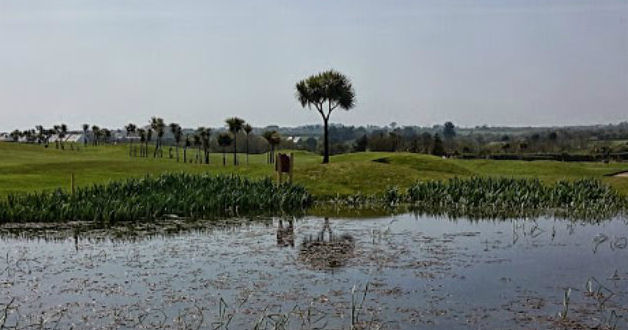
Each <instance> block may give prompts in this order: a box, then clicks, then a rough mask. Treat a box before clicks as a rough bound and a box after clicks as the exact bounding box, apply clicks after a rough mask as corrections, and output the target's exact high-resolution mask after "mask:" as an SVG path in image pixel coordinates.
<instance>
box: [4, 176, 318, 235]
mask: <svg viewBox="0 0 628 330" xmlns="http://www.w3.org/2000/svg"><path fill="white" fill-rule="evenodd" d="M311 201H312V197H311V195H310V194H309V193H308V192H307V191H306V190H305V188H303V187H302V186H300V185H291V184H282V185H279V186H278V185H276V184H274V183H273V181H272V180H271V179H269V178H267V179H263V180H250V179H246V178H242V177H239V176H213V175H198V174H184V173H171V174H163V175H160V176H155V177H145V178H141V179H127V180H126V181H121V182H111V183H108V184H99V185H93V186H89V187H82V188H78V189H76V192H75V194H74V195H72V194H70V193H68V192H64V191H61V190H56V191H48V192H38V193H28V194H14V195H9V196H7V198H6V199H5V200H2V201H0V223H2V222H52V221H73V220H82V221H98V222H105V223H109V222H116V221H132V220H157V219H164V218H172V217H183V218H190V219H206V218H211V217H216V216H237V215H247V214H256V215H258V214H275V213H279V212H283V211H287V212H295V211H300V210H302V209H303V208H305V207H307V206H309V205H310V203H311Z"/></svg>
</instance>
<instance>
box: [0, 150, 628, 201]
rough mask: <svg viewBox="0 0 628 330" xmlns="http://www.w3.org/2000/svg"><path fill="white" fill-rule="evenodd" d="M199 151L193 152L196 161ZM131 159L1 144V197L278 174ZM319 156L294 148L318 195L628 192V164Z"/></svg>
mask: <svg viewBox="0 0 628 330" xmlns="http://www.w3.org/2000/svg"><path fill="white" fill-rule="evenodd" d="M195 154H196V151H195V150H189V151H188V157H190V158H194V156H195ZM167 155H168V152H167V149H166V150H165V151H164V156H165V157H164V158H157V159H153V158H152V157H149V158H131V157H129V156H128V146H127V145H117V146H101V147H91V146H90V147H87V148H83V147H82V146H81V149H80V151H75V150H74V151H72V150H56V149H54V146H52V148H48V149H45V148H43V147H42V146H40V145H25V144H14V143H2V142H0V157H1V158H0V195H6V194H8V193H9V192H25V191H35V190H41V189H55V188H63V189H68V188H69V185H70V176H71V174H72V173H74V175H75V177H76V184H77V185H88V184H92V183H103V182H107V181H110V180H118V179H122V178H126V177H130V176H143V175H146V174H158V173H163V172H179V171H186V172H193V173H201V172H210V173H239V174H243V175H247V176H251V177H264V176H270V175H272V174H273V167H272V166H271V165H268V164H266V155H265V154H262V155H250V156H249V162H250V164H249V165H248V166H247V165H246V155H244V154H240V155H239V159H240V163H241V165H240V166H238V167H234V166H233V165H232V164H233V160H232V155H231V154H227V166H222V154H218V153H216V154H212V155H211V164H210V165H204V164H184V163H182V162H179V163H177V162H176V160H175V159H169V158H168V157H167ZM320 160H321V157H320V156H318V155H315V154H311V153H306V152H295V176H294V180H295V182H297V183H301V184H303V185H304V186H305V187H306V188H307V189H308V190H309V191H310V192H312V193H313V194H314V195H315V196H317V197H324V196H335V195H336V194H341V195H345V194H353V193H358V192H362V193H364V194H371V193H377V192H381V191H383V190H385V189H386V188H387V187H389V186H392V185H397V186H399V187H407V186H409V185H410V184H412V183H413V182H415V181H417V180H434V179H436V180H440V179H446V178H450V177H454V176H460V177H469V176H507V177H538V178H540V179H541V180H543V181H544V182H554V181H557V180H560V179H577V178H582V177H594V178H599V179H601V180H602V181H604V182H607V183H609V184H611V185H612V186H613V187H615V188H616V189H617V190H619V191H620V192H621V193H623V194H625V195H628V178H627V177H608V176H606V175H608V174H611V173H616V172H620V171H622V170H628V163H611V164H603V163H575V162H574V163H567V162H555V161H535V162H526V161H496V160H458V159H441V158H438V157H434V156H428V155H421V154H409V153H380V152H365V153H356V154H344V155H339V156H333V157H332V158H331V164H328V165H321V164H320Z"/></svg>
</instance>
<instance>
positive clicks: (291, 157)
mask: <svg viewBox="0 0 628 330" xmlns="http://www.w3.org/2000/svg"><path fill="white" fill-rule="evenodd" d="M293 171H294V153H293V152H291V153H290V171H289V172H288V173H289V177H290V184H292V172H293Z"/></svg>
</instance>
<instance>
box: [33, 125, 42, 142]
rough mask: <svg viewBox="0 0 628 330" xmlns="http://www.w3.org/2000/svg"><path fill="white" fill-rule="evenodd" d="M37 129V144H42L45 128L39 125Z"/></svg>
mask: <svg viewBox="0 0 628 330" xmlns="http://www.w3.org/2000/svg"><path fill="white" fill-rule="evenodd" d="M35 129H36V130H37V143H39V144H41V143H42V142H43V141H44V127H43V126H41V125H37V126H35Z"/></svg>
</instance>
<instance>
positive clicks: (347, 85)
mask: <svg viewBox="0 0 628 330" xmlns="http://www.w3.org/2000/svg"><path fill="white" fill-rule="evenodd" d="M296 89H297V93H296V96H297V99H298V100H299V102H300V103H301V106H302V107H304V108H305V106H307V107H308V108H310V109H311V108H312V106H314V108H315V109H316V110H317V111H318V113H319V114H320V115H321V117H322V118H323V129H324V131H323V135H324V145H325V147H324V154H323V164H327V163H329V117H330V116H331V113H332V111H334V110H335V109H336V108H338V107H339V108H341V109H344V110H349V109H351V108H353V107H354V106H355V91H354V90H353V86H352V85H351V81H350V80H349V78H347V77H346V76H344V75H343V74H342V73H340V72H337V71H334V70H329V71H325V72H321V73H319V74H317V75H313V76H310V77H308V78H307V79H305V80H301V81H299V82H298V83H297V84H296ZM325 106H327V107H326V109H325Z"/></svg>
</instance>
